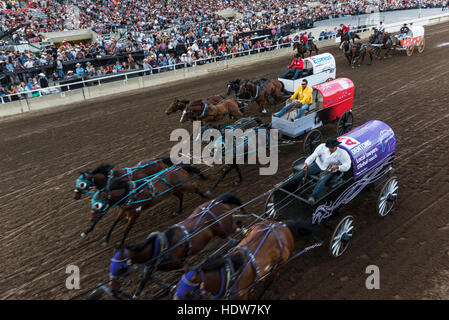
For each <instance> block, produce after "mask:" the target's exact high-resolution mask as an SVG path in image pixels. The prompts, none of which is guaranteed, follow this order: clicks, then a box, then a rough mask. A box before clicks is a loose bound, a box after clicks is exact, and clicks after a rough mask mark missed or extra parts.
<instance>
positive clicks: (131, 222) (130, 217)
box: [120, 210, 140, 248]
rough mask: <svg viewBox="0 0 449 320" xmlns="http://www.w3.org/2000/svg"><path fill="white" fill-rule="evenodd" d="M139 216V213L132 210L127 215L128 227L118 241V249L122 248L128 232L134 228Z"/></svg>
mask: <svg viewBox="0 0 449 320" xmlns="http://www.w3.org/2000/svg"><path fill="white" fill-rule="evenodd" d="M139 215H140V211H136V210H133V211H132V212H130V213H129V215H128V225H127V226H126V230H125V232H124V233H123V237H122V240H121V241H120V248H123V245H124V244H125V239H126V237H127V236H128V233H129V231H130V230H131V229H132V227H133V226H134V223H135V222H136V220H137V218H138V217H139Z"/></svg>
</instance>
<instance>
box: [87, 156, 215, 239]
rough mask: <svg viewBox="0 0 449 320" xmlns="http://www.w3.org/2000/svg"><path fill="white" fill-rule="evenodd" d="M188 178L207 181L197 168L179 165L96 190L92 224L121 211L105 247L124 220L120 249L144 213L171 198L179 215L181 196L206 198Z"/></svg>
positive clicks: (93, 200) (112, 226)
mask: <svg viewBox="0 0 449 320" xmlns="http://www.w3.org/2000/svg"><path fill="white" fill-rule="evenodd" d="M191 174H196V175H199V176H200V178H201V179H203V180H204V179H206V177H205V176H204V175H203V174H202V173H201V171H200V170H199V169H198V168H195V167H193V166H190V165H187V164H181V165H176V166H172V167H170V168H168V169H166V170H163V171H161V172H159V173H158V174H157V175H156V176H154V177H153V178H151V179H144V180H141V181H137V182H134V181H116V182H114V183H113V184H112V185H111V188H110V190H103V191H102V190H99V191H97V193H96V194H95V195H94V196H93V197H92V206H91V207H92V210H91V221H93V223H95V221H97V220H99V219H100V218H101V217H102V216H103V215H104V214H105V213H106V212H107V211H108V210H109V209H110V208H112V207H113V206H115V205H118V206H119V207H120V210H119V213H118V215H117V218H116V219H115V221H114V222H113V223H112V225H111V228H110V229H109V231H108V233H107V235H106V239H105V243H108V242H109V238H110V237H111V233H112V230H114V227H115V226H116V225H117V223H118V222H119V221H120V220H121V219H123V218H124V217H125V216H126V217H127V218H128V224H127V227H126V230H125V233H124V234H123V237H122V240H121V242H120V245H121V246H122V245H123V244H124V242H125V239H126V236H127V235H128V233H129V231H130V230H131V228H132V227H133V225H134V223H135V222H136V220H137V218H138V217H139V215H140V213H141V212H142V211H143V210H145V209H147V208H150V207H154V206H155V205H157V204H158V203H160V202H162V201H164V200H165V199H167V198H168V197H169V196H170V195H172V194H173V195H174V196H175V197H177V198H178V199H179V208H178V211H177V212H176V213H177V214H180V213H181V212H182V201H183V197H184V193H195V194H198V195H199V196H200V197H202V198H206V199H207V198H208V197H207V196H205V195H204V194H203V193H202V192H201V191H200V190H199V189H198V188H197V187H195V186H194V185H193V184H192V183H191V182H190V181H189V180H190V179H191V178H192V176H191ZM91 228H92V227H91ZM88 231H90V230H88ZM85 234H86V232H84V235H83V234H81V235H82V236H85Z"/></svg>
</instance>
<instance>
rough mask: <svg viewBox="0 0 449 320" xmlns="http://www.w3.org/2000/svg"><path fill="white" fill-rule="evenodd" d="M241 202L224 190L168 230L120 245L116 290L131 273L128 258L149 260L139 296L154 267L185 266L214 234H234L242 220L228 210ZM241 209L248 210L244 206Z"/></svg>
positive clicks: (114, 263) (133, 261)
mask: <svg viewBox="0 0 449 320" xmlns="http://www.w3.org/2000/svg"><path fill="white" fill-rule="evenodd" d="M241 204H242V203H241V201H240V199H239V198H238V197H236V196H235V195H233V194H231V193H225V194H222V195H221V196H219V197H218V198H216V199H213V200H210V201H207V202H205V203H203V204H202V205H200V206H198V207H197V208H196V209H195V210H194V211H193V213H192V214H191V215H190V216H189V217H188V218H186V219H185V220H184V221H182V222H179V223H177V224H175V225H173V226H171V227H170V228H168V229H167V230H166V231H165V232H153V233H151V234H150V235H149V236H148V237H147V239H146V240H145V241H143V242H141V243H138V244H136V245H131V246H128V247H126V249H124V250H123V249H122V250H120V249H119V250H118V251H117V252H116V253H115V256H114V259H112V260H111V268H110V270H111V274H112V276H113V277H112V279H111V284H110V287H111V290H112V292H113V293H117V292H119V290H120V279H121V278H122V277H123V276H124V275H127V274H128V271H129V264H127V263H126V262H125V261H126V260H129V262H130V263H131V264H139V265H142V264H145V271H144V274H143V277H142V280H141V282H140V284H139V286H138V288H137V290H136V292H135V294H134V297H137V296H138V295H139V294H140V292H141V291H142V289H143V288H144V286H145V284H146V283H147V282H148V280H149V278H150V276H151V274H152V272H153V271H155V270H160V271H171V270H176V269H180V268H183V267H184V263H185V261H186V259H188V258H189V257H191V256H193V255H195V254H197V253H198V252H200V251H201V250H203V249H204V248H205V247H206V246H207V244H208V243H209V242H210V241H211V240H212V239H213V238H215V237H219V238H222V239H225V238H228V237H230V235H231V234H232V233H234V231H235V230H236V229H237V227H238V225H239V224H240V223H239V222H238V221H235V220H234V217H233V215H232V214H228V212H229V211H230V210H231V208H232V207H231V205H235V206H240V205H241ZM241 211H242V213H245V211H244V210H243V209H242V210H241ZM195 232H197V233H195ZM117 261H122V263H117Z"/></svg>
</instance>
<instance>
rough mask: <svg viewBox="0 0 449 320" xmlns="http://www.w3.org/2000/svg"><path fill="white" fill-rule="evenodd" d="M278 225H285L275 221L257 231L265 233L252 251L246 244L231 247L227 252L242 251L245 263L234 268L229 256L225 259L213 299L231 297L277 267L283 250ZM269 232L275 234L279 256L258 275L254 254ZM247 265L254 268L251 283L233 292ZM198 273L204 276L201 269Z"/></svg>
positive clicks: (258, 269)
mask: <svg viewBox="0 0 449 320" xmlns="http://www.w3.org/2000/svg"><path fill="white" fill-rule="evenodd" d="M256 225H257V224H256ZM278 226H286V225H285V224H284V223H283V222H277V223H275V224H272V225H269V226H267V227H266V228H264V229H261V230H258V231H257V232H264V231H266V233H265V235H264V237H263V239H262V241H261V243H260V244H259V246H258V248H257V249H256V251H255V252H254V253H253V252H251V250H250V249H249V248H248V247H246V246H238V247H234V248H233V249H232V251H231V252H230V253H229V254H232V252H234V251H237V250H241V251H243V253H244V254H245V255H246V257H247V263H246V264H245V263H244V264H242V265H241V266H240V267H239V268H238V269H235V267H234V265H233V263H232V260H231V259H230V258H229V257H228V258H227V259H226V263H225V265H224V266H223V268H221V269H220V278H221V285H220V291H219V292H218V293H217V294H216V295H215V296H213V298H214V299H229V298H233V297H235V296H237V295H238V294H239V293H240V292H242V291H244V290H246V289H250V288H251V289H252V287H254V285H255V284H256V283H258V282H259V281H261V280H263V279H264V278H265V277H267V276H268V275H270V274H271V273H272V272H273V271H274V270H276V269H277V267H278V265H279V261H280V260H281V257H282V251H283V250H282V248H283V247H282V242H281V241H280V239H279V236H278V234H277V232H276V231H275V229H276V227H278ZM271 232H273V234H274V235H275V236H276V239H277V240H278V243H279V248H280V256H279V258H278V260H277V261H276V263H275V264H274V265H273V267H271V269H270V270H269V271H268V272H267V273H266V274H265V275H264V276H262V277H260V268H259V265H258V264H257V260H256V254H257V252H258V251H259V249H260V247H261V246H262V244H263V243H264V241H265V239H266V238H267V237H268V235H269V234H270V233H271ZM249 265H251V266H252V268H253V270H254V279H253V284H252V285H250V286H249V287H246V288H243V289H241V290H240V291H238V292H235V287H236V285H237V283H238V281H239V280H240V277H241V276H242V274H243V271H245V269H246V267H247V266H249ZM200 275H201V277H202V278H204V273H203V271H202V270H200Z"/></svg>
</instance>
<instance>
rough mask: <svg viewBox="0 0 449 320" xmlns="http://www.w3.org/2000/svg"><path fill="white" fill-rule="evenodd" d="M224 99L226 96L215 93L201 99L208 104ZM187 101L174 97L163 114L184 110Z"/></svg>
mask: <svg viewBox="0 0 449 320" xmlns="http://www.w3.org/2000/svg"><path fill="white" fill-rule="evenodd" d="M224 99H226V98H225V97H223V96H222V95H215V96H211V97H208V98H206V99H203V102H204V103H209V104H216V103H219V102H220V101H222V100H224ZM189 103H190V100H178V99H174V100H173V102H172V103H171V104H170V105H169V106H168V108H167V109H166V110H165V114H166V115H170V114H172V113H175V112H177V111H184V109H185V108H186V106H187V105H188V104H189Z"/></svg>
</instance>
